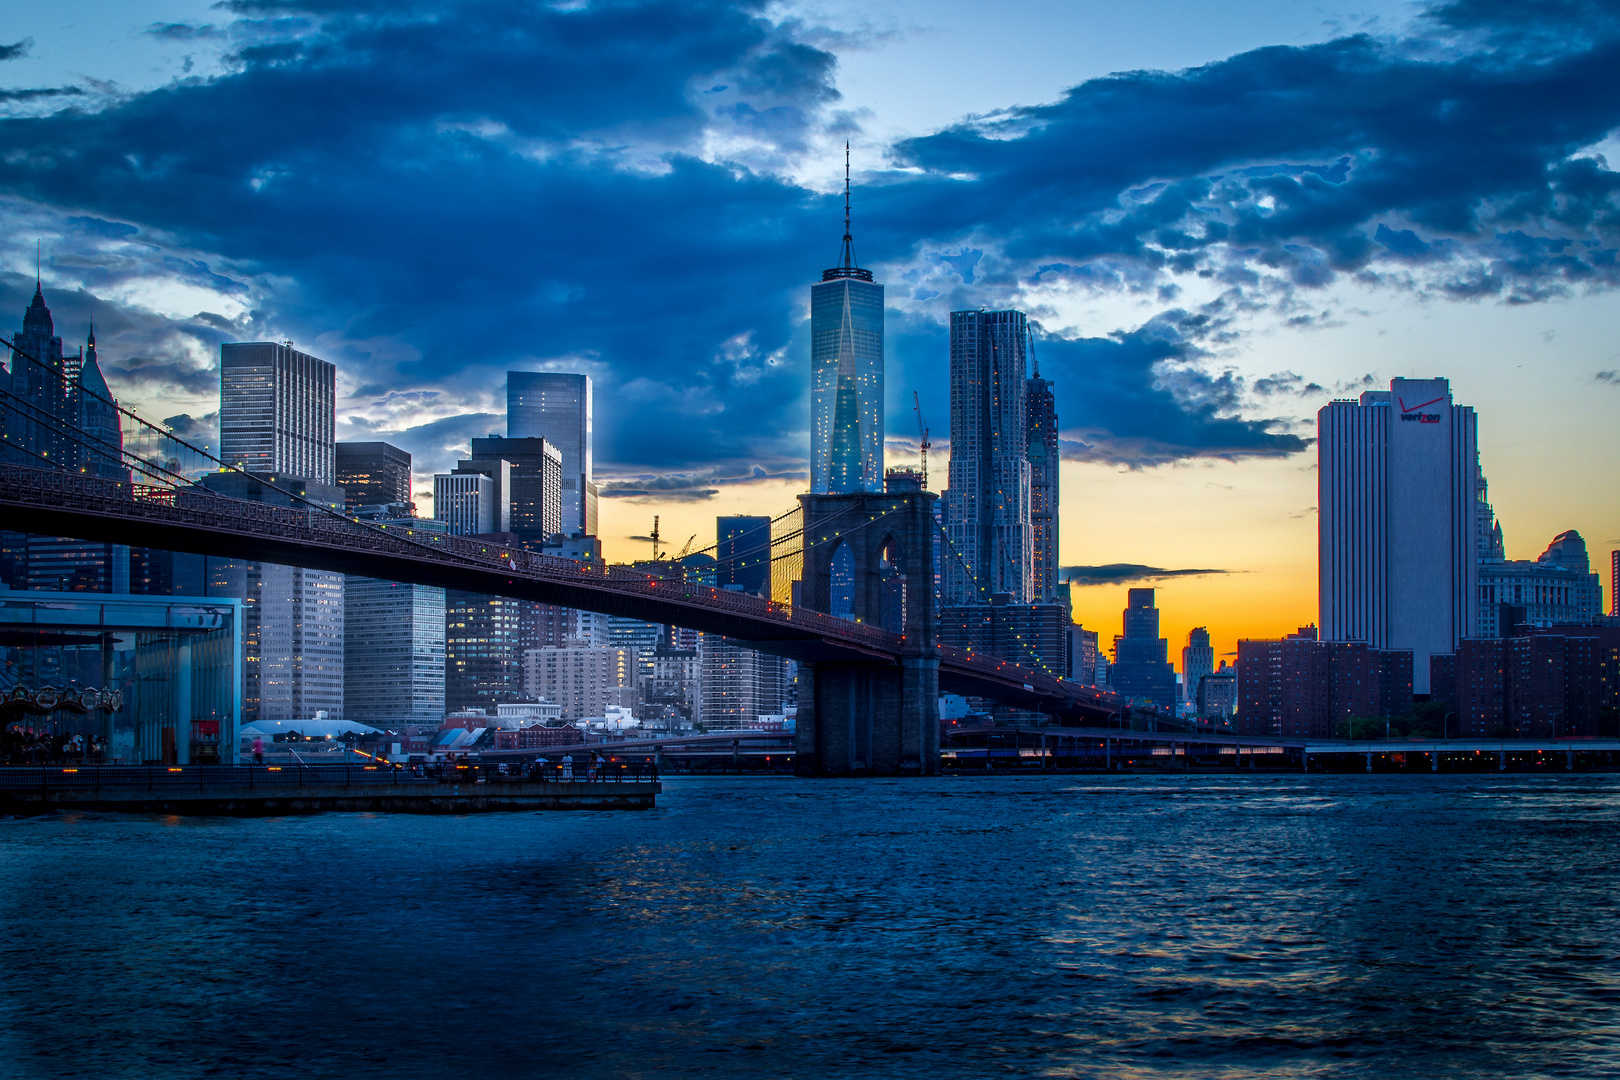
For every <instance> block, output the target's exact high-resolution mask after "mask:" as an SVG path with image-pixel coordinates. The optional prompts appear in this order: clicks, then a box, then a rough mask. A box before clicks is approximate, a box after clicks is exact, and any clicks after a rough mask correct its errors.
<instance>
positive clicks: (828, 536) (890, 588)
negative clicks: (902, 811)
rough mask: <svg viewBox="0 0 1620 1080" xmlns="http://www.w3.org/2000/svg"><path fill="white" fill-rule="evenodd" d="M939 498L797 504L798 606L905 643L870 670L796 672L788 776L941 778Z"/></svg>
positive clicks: (851, 666) (847, 497) (831, 663)
mask: <svg viewBox="0 0 1620 1080" xmlns="http://www.w3.org/2000/svg"><path fill="white" fill-rule="evenodd" d="M936 499H937V496H935V495H934V494H933V493H931V492H927V491H897V492H895V493H893V494H879V493H877V492H853V493H849V494H841V495H801V496H799V503H800V505H801V506H803V508H804V576H803V580H802V582H801V585H800V597H799V602H800V603H801V604H803V605H804V606H805V607H808V608H810V609H812V610H814V611H822V612H826V613H828V614H838V615H845V616H847V617H849V618H850V619H852V620H853V621H855V622H858V623H865V624H867V625H871V626H878V627H882V628H883V629H886V630H890V631H893V632H895V633H899V634H903V635H904V636H905V641H906V643H907V648H906V649H905V650H904V651H903V652H901V653H900V655H898V656H893V657H878V656H874V657H873V659H871V660H870V661H867V660H860V659H839V660H815V659H807V660H802V661H800V664H799V715H798V720H797V721H796V723H795V727H794V734H795V737H794V743H795V749H796V753H795V755H794V770H795V771H796V772H797V773H798V774H799V775H800V776H932V775H934V774H935V773H937V772H938V771H939V655H938V654H937V652H935V644H934V643H935V640H936V631H935V614H934V502H935V500H936ZM835 570H836V574H835ZM835 576H836V579H837V580H836V581H835ZM835 602H836V603H835ZM845 604H847V605H848V607H847V608H845V607H844V605H845ZM835 608H837V609H842V610H835ZM986 761H987V762H988V758H987V759H986Z"/></svg>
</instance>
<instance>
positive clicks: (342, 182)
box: [0, 0, 1620, 649]
mask: <svg viewBox="0 0 1620 1080" xmlns="http://www.w3.org/2000/svg"><path fill="white" fill-rule="evenodd" d="M8 8H9V10H8V17H7V18H6V19H5V20H4V26H5V33H6V35H7V36H6V38H5V39H4V40H0V115H3V116H4V117H5V118H4V119H0V317H4V315H3V313H4V312H5V311H11V312H12V313H13V314H12V315H11V316H10V317H9V318H11V319H12V320H16V321H18V322H19V324H20V317H21V313H22V309H23V307H24V306H25V305H26V303H27V298H28V296H29V295H30V294H31V293H32V290H33V275H34V261H35V244H36V241H37V242H38V243H39V247H40V250H41V252H42V271H41V272H42V275H43V278H44V283H45V289H46V293H47V297H48V300H49V302H50V304H51V306H52V308H53V310H54V311H55V313H56V316H57V320H58V327H59V330H61V331H62V332H63V335H64V337H66V338H68V339H69V341H70V342H73V341H77V340H82V332H83V331H82V327H83V326H84V325H85V323H86V321H87V320H88V319H89V318H90V317H91V316H92V314H93V315H94V317H95V320H96V326H97V339H98V344H99V345H100V347H101V355H102V357H103V363H104V366H105V368H106V369H107V374H108V377H109V381H110V382H111V383H112V385H113V387H114V389H115V391H116V392H117V393H119V394H120V396H122V397H124V398H125V399H127V400H129V401H131V402H133V403H134V404H136V405H137V406H138V407H140V408H141V409H143V410H144V411H146V412H148V413H149V414H151V415H153V416H156V417H158V418H171V417H172V418H177V419H176V420H175V422H176V423H177V424H179V425H181V426H183V427H186V428H187V429H188V430H194V431H197V432H198V433H199V434H200V435H202V436H203V437H206V436H207V433H208V432H209V431H210V430H211V426H212V424H213V423H214V421H215V414H216V412H217V408H218V371H217V364H218V351H219V349H218V347H219V344H220V343H221V342H223V341H230V340H242V339H250V340H251V339H269V338H278V339H279V338H283V337H285V338H291V339H293V340H294V341H295V342H297V343H298V344H299V345H300V347H302V348H305V349H307V350H309V351H312V352H314V353H316V354H317V355H320V356H322V357H324V358H326V359H329V360H332V361H333V362H335V363H337V364H338V366H339V371H340V374H339V385H340V392H341V403H340V423H339V432H340V437H343V438H385V439H388V440H389V441H392V442H395V443H397V444H399V445H401V446H403V447H405V448H407V449H409V450H410V451H411V452H412V453H413V454H414V455H415V460H416V463H417V466H418V469H419V472H420V473H421V474H422V475H424V476H425V475H427V474H430V473H431V472H433V471H434V470H435V469H442V468H444V467H446V466H447V464H448V463H449V462H451V461H453V460H454V458H455V455H456V454H457V452H458V451H459V450H463V449H464V448H466V446H467V445H468V440H469V439H470V438H471V437H472V436H474V435H481V434H484V433H487V432H494V431H501V430H503V424H504V419H503V417H502V415H501V413H502V406H503V402H504V378H505V372H506V371H507V370H509V369H514V368H522V369H530V370H540V369H545V370H565V371H585V372H588V373H590V374H591V375H592V376H593V377H594V378H595V379H596V386H597V390H596V407H597V412H596V438H597V444H596V460H597V463H598V480H599V481H600V482H602V483H603V484H604V485H605V491H606V493H607V494H609V495H611V496H613V497H612V498H608V499H604V508H603V513H602V521H603V530H602V531H603V533H604V540H605V542H606V543H607V545H608V548H609V554H610V556H617V557H621V558H624V557H630V556H632V555H634V554H638V553H639V551H638V545H637V544H635V543H634V542H632V541H630V540H629V539H628V538H629V537H630V536H631V535H634V534H639V533H645V532H646V531H647V530H648V528H649V527H650V525H651V518H652V515H653V514H655V513H656V514H659V515H661V517H662V519H663V531H664V533H665V534H666V535H673V536H674V537H675V539H676V543H677V545H678V544H679V543H681V542H682V541H684V539H685V537H686V535H687V534H689V533H693V534H697V543H698V544H699V545H701V544H704V543H707V542H709V541H710V540H712V538H713V530H714V516H715V515H716V514H717V513H735V512H773V513H774V512H777V511H779V510H781V509H785V508H787V507H788V506H791V505H792V502H793V495H794V493H795V492H797V491H798V490H801V489H802V487H803V485H804V482H805V474H806V470H807V464H806V454H807V449H808V438H807V434H806V430H807V426H808V416H809V406H808V392H807V388H808V344H807V329H808V326H807V320H808V299H809V291H808V286H809V283H810V282H811V281H813V280H815V279H817V278H818V277H819V272H820V270H821V269H822V268H823V267H824V266H826V265H830V264H831V263H832V262H833V261H835V258H836V255H837V252H838V241H839V235H840V233H841V228H840V225H841V222H840V217H841V208H840V201H841V200H840V198H839V191H838V189H839V187H840V184H841V179H842V165H843V146H844V143H845V141H846V140H847V141H848V142H849V143H850V144H851V147H852V156H853V160H854V183H855V235H856V246H857V251H858V254H859V256H860V258H861V260H862V262H863V263H864V264H865V265H868V266H870V267H872V268H873V269H874V270H875V271H876V273H877V275H878V279H879V280H880V281H883V282H885V283H886V284H887V286H888V301H889V311H888V342H889V358H888V399H889V414H888V431H889V438H890V450H889V454H890V463H891V464H897V463H905V462H907V461H908V460H911V459H913V458H914V456H915V453H916V442H917V439H916V420H915V417H914V416H913V414H912V412H911V390H912V389H916V390H918V391H919V392H920V394H921V398H922V403H923V410H924V412H925V414H926V415H927V417H928V419H929V422H930V424H931V426H932V428H933V433H934V437H935V440H936V447H937V448H938V450H940V451H943V450H945V449H946V448H945V446H944V445H943V444H944V443H945V442H946V441H947V436H948V433H947V432H946V431H945V426H946V424H945V421H946V419H947V417H948V408H949V401H948V388H947V386H946V383H945V380H944V377H943V375H944V370H945V363H946V355H945V346H946V335H945V316H946V313H947V312H949V311H950V310H952V309H953V308H962V307H978V306H981V305H983V306H992V307H1000V306H1016V307H1019V308H1022V309H1023V310H1025V311H1027V312H1029V313H1030V314H1031V316H1032V317H1034V318H1035V319H1037V320H1038V321H1039V323H1040V326H1041V334H1040V337H1039V339H1038V343H1037V354H1038V356H1039V359H1040V364H1041V369H1042V372H1043V374H1046V375H1048V376H1050V377H1052V378H1053V379H1054V380H1055V381H1056V383H1057V390H1058V404H1059V415H1060V420H1061V426H1062V429H1063V438H1064V447H1065V459H1066V460H1065V469H1064V474H1063V480H1064V488H1063V496H1062V497H1063V508H1062V509H1063V555H1064V561H1065V563H1066V564H1068V565H1070V566H1073V567H1076V568H1078V569H1077V571H1076V573H1077V574H1078V575H1079V576H1078V581H1080V582H1083V583H1085V587H1083V588H1080V589H1079V590H1078V591H1077V602H1078V604H1077V606H1078V609H1079V612H1078V613H1079V615H1080V617H1081V618H1082V619H1083V621H1085V622H1086V623H1087V624H1088V625H1093V626H1096V627H1097V628H1098V629H1100V630H1101V631H1102V632H1103V634H1104V636H1105V639H1106V638H1107V636H1108V635H1111V634H1112V633H1115V632H1117V629H1118V625H1119V609H1120V608H1121V607H1123V602H1124V586H1125V584H1126V583H1128V582H1131V581H1140V580H1146V579H1152V580H1155V581H1156V583H1157V584H1158V585H1159V586H1160V588H1161V589H1162V592H1161V607H1162V608H1163V609H1164V611H1165V625H1166V630H1167V632H1168V633H1169V634H1170V636H1171V637H1172V639H1173V640H1174V639H1177V638H1180V637H1182V636H1184V634H1185V631H1186V629H1187V627H1189V626H1192V625H1198V624H1208V625H1209V626H1210V627H1211V629H1212V631H1213V632H1214V634H1215V637H1216V640H1217V642H1219V643H1220V645H1221V647H1222V648H1223V649H1230V648H1231V643H1232V641H1233V640H1234V639H1235V638H1236V637H1238V636H1242V635H1250V634H1273V633H1275V632H1277V631H1279V630H1282V629H1288V628H1291V627H1292V626H1294V625H1297V624H1298V623H1301V622H1306V621H1312V620H1314V618H1315V609H1316V600H1315V557H1316V550H1315V537H1316V519H1315V502H1316V494H1315V483H1316V481H1315V471H1314V465H1315V454H1314V449H1313V441H1312V440H1313V437H1314V417H1315V413H1316V410H1317V409H1318V408H1319V407H1320V406H1321V405H1322V404H1323V403H1324V402H1326V401H1327V400H1329V399H1330V398H1332V397H1338V396H1348V395H1352V394H1354V393H1357V392H1359V391H1360V390H1361V389H1363V388H1366V387H1368V386H1373V385H1378V384H1380V383H1385V382H1387V380H1388V379H1389V378H1390V377H1392V376H1395V375H1421V376H1431V375H1434V376H1444V377H1449V378H1450V379H1451V380H1452V385H1453V388H1454V390H1455V393H1456V396H1457V399H1458V400H1459V401H1461V402H1463V403H1466V404H1472V405H1474V406H1476V407H1477V408H1478V409H1479V410H1480V412H1481V424H1480V430H1481V449H1482V461H1483V464H1484V468H1485V470H1486V473H1487V475H1488V476H1489V478H1490V480H1491V485H1492V487H1491V494H1492V497H1493V500H1494V501H1495V503H1496V505H1497V508H1498V512H1499V513H1500V514H1501V516H1502V518H1503V521H1504V527H1505V529H1506V532H1507V540H1508V545H1509V554H1510V556H1513V557H1518V558H1525V557H1533V556H1534V555H1535V554H1538V553H1539V552H1540V551H1541V549H1542V548H1543V547H1544V546H1545V545H1546V543H1547V541H1548V540H1549V539H1550V538H1551V537H1552V535H1553V534H1554V533H1556V532H1558V531H1561V530H1563V529H1567V528H1577V529H1580V530H1581V532H1582V533H1583V535H1585V536H1586V538H1587V540H1588V542H1589V544H1590V545H1591V547H1592V549H1593V552H1594V555H1596V556H1598V557H1599V558H1600V559H1601V560H1602V564H1603V566H1604V567H1606V566H1607V562H1608V551H1609V550H1610V548H1612V547H1614V546H1616V544H1617V543H1620V505H1617V500H1616V498H1615V495H1614V492H1615V491H1617V490H1620V484H1617V483H1616V477H1617V476H1620V434H1617V430H1616V429H1617V425H1616V421H1615V418H1616V416H1620V341H1617V334H1616V331H1617V329H1620V317H1617V316H1620V304H1617V296H1616V288H1615V287H1616V285H1620V267H1617V265H1616V261H1615V258H1616V249H1617V247H1620V196H1617V190H1620V175H1617V173H1616V172H1615V171H1614V170H1613V169H1611V167H1610V163H1611V162H1613V163H1614V165H1615V167H1616V168H1620V141H1617V138H1616V134H1615V132H1616V128H1617V126H1620V3H1606V2H1599V0H1541V2H1538V3H1510V2H1506V0H1461V2H1457V3H1440V4H1414V3H1398V2H1391V0H1370V2H1362V3H1356V4H1354V5H1353V6H1338V5H1337V3H1336V2H1329V3H1296V2H1285V0H1237V2H1230V3H1227V4H1223V5H1212V4H1208V3H1206V2H1202V0H1138V2H1136V3H1133V4H1130V5H1120V4H1116V3H1105V2H1093V0H1070V2H1066V3H1060V2H1045V0H1043V2H1030V3H1025V4H1011V5H1002V6H1001V7H998V8H997V13H996V16H995V17H994V18H986V17H985V15H984V9H983V7H982V5H970V4H968V3H966V2H957V0H948V2H942V0H933V2H929V3H922V2H914V0H894V2H887V3H885V2H881V0H863V2H861V3H854V2H852V0H820V2H818V0H805V2H802V3H768V4H762V3H705V2H701V0H682V2H679V3H676V2H662V0H626V2H605V3H597V2H590V0H577V2H575V0H570V2H563V3H554V4H520V3H515V2H505V3H481V2H475V0H465V2H458V0H386V2H379V0H310V2H304V3H296V2H280V0H265V2H256V0H227V2H223V3H209V2H208V0H119V2H113V0H56V2H54V3H51V4H45V5H27V6H26V7H25V6H24V5H22V4H19V3H11V4H8ZM944 456H945V455H944V454H943V453H938V454H937V457H936V460H935V462H933V463H932V464H933V465H934V471H935V472H936V475H943V467H944V461H943V458H944ZM1193 571H1197V572H1196V573H1194V572H1193Z"/></svg>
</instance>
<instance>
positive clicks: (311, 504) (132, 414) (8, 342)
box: [0, 333, 478, 565]
mask: <svg viewBox="0 0 1620 1080" xmlns="http://www.w3.org/2000/svg"><path fill="white" fill-rule="evenodd" d="M0 345H5V346H6V348H8V349H10V350H11V353H12V355H13V356H17V357H21V358H23V359H25V360H27V361H29V362H30V363H32V364H33V365H34V366H35V367H38V368H40V369H41V370H43V371H46V372H48V373H50V374H51V375H52V376H53V377H54V378H56V379H57V381H59V382H61V383H62V384H63V385H64V386H65V387H66V388H67V390H68V392H69V393H81V394H84V395H86V396H87V397H89V398H91V399H93V400H95V401H99V402H101V403H102V404H104V405H108V406H110V407H111V408H113V409H115V410H116V411H117V412H118V413H119V414H120V415H121V416H124V417H127V418H128V419H129V420H132V421H134V423H135V425H136V429H135V432H136V433H135V435H134V437H135V438H142V437H151V436H155V437H156V438H157V439H159V440H160V441H168V442H173V443H175V444H176V445H178V446H181V447H184V448H185V449H186V450H187V451H188V452H189V453H191V454H194V455H196V456H197V457H198V458H200V459H202V460H203V461H205V462H208V463H209V464H212V465H215V466H217V468H216V469H214V470H211V471H215V472H226V473H236V474H238V475H240V476H246V477H248V478H249V479H250V480H252V481H253V482H254V483H255V484H258V485H259V486H260V487H261V488H265V489H268V490H270V491H274V492H276V493H277V494H280V495H282V496H284V497H286V499H287V500H288V501H289V504H291V505H294V506H302V507H305V508H307V509H309V510H315V511H319V512H320V513H321V514H322V515H324V516H325V517H328V518H331V519H333V520H334V521H340V522H343V523H344V524H345V525H346V526H350V527H358V528H360V529H363V530H369V531H372V532H376V533H379V534H381V535H385V536H387V537H388V538H389V539H390V540H392V541H395V542H397V543H405V544H410V545H413V546H416V547H419V548H422V549H423V550H425V551H431V552H433V553H434V554H436V555H440V556H442V555H446V554H448V555H450V556H451V557H453V558H456V559H460V560H463V561H465V562H469V563H471V564H474V565H477V564H478V560H476V559H475V558H473V557H471V556H470V555H468V554H465V553H463V552H459V551H456V550H454V548H453V547H450V546H448V545H440V544H434V543H429V542H426V541H422V540H418V539H416V538H415V537H414V536H409V535H401V533H400V531H399V530H397V529H396V530H394V531H392V532H390V531H388V530H387V529H385V528H383V527H382V526H380V525H377V524H375V523H373V522H369V521H361V520H359V519H357V518H352V517H350V516H348V515H347V514H346V513H344V512H342V511H340V510H337V509H334V508H332V507H329V506H324V505H322V504H321V503H318V502H315V501H313V500H311V499H307V498H305V497H303V496H302V495H298V494H295V493H294V492H291V491H288V490H286V489H285V488H282V487H279V486H277V485H276V484H275V483H274V482H272V481H269V480H266V479H265V478H264V477H262V476H260V475H259V474H257V473H254V472H252V471H250V470H248V469H243V468H240V467H237V466H234V465H231V464H228V463H227V462H225V461H224V460H223V459H221V458H219V457H217V456H216V455H214V454H213V453H211V452H210V451H209V450H208V449H207V448H206V447H203V446H199V445H197V444H196V443H193V442H191V441H190V440H188V439H186V438H184V437H182V436H180V435H177V434H175V433H174V431H173V429H171V428H168V427H166V426H163V425H160V424H156V423H154V422H152V421H150V420H148V419H146V417H144V416H142V415H141V414H140V413H138V412H136V411H135V410H134V409H133V408H131V407H130V406H128V405H125V404H123V403H122V402H120V401H119V400H118V399H117V398H113V397H106V396H103V395H102V394H100V393H97V392H96V391H95V390H92V389H90V388H89V387H86V386H84V385H83V384H82V383H75V382H74V381H73V380H72V379H71V378H69V376H68V374H67V372H66V371H65V370H58V369H57V368H55V367H53V366H52V365H50V364H47V363H45V362H44V361H43V360H41V359H40V358H39V357H37V356H34V355H33V354H32V353H30V352H28V351H27V350H25V349H20V348H18V347H17V343H16V339H15V338H11V337H7V336H6V335H5V334H3V333H0ZM8 396H11V395H8ZM36 422H37V421H36ZM57 423H58V425H59V426H61V427H63V428H65V429H66V431H67V433H68V437H69V439H70V440H72V441H74V442H76V443H78V444H79V445H80V446H81V447H83V448H85V449H88V450H91V451H92V452H95V448H94V447H91V446H88V445H87V444H86V442H85V440H86V439H91V440H94V441H96V442H100V443H102V444H103V445H105V446H111V444H110V443H106V442H105V441H104V440H101V439H97V438H96V437H95V436H93V435H90V434H89V433H87V432H84V431H82V430H78V429H74V428H71V427H68V426H67V422H66V421H65V420H61V419H58V420H57ZM120 437H122V433H120ZM7 442H10V440H7ZM35 456H36V457H38V456H40V455H37V454H36V455H35ZM44 460H49V459H48V458H46V459H44ZM118 460H119V463H120V466H121V467H127V468H130V469H134V470H138V471H140V472H142V473H143V474H145V475H147V476H151V477H152V478H153V479H158V480H166V481H167V482H168V486H170V487H171V489H177V490H191V491H197V492H202V493H206V494H208V495H210V496H213V497H215V498H228V497H229V496H222V495H220V493H219V492H216V491H214V490H213V489H211V488H209V487H208V486H207V485H205V484H201V483H198V482H197V481H196V480H195V479H193V478H191V477H188V476H185V475H184V473H181V472H177V471H174V470H170V469H168V468H166V467H164V466H161V465H156V464H154V463H153V462H151V461H149V460H146V459H143V458H141V457H140V455H138V454H136V453H133V452H131V451H130V450H129V449H128V448H127V447H121V448H120V449H119V459H118ZM52 465H53V466H54V467H55V468H56V469H57V470H58V471H61V472H64V473H66V472H68V471H69V470H68V469H67V468H66V466H65V465H63V464H62V463H60V462H52ZM154 468H156V469H158V470H159V471H160V472H162V473H164V474H166V475H165V476H163V477H157V476H154V475H153V473H152V472H151V470H152V469H154ZM143 486H151V485H143ZM157 486H160V487H161V486H164V485H163V484H161V483H160V484H159V485H157Z"/></svg>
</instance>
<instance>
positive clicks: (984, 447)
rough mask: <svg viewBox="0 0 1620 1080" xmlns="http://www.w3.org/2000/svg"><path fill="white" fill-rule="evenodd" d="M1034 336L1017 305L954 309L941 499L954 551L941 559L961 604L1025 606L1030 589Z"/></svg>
mask: <svg viewBox="0 0 1620 1080" xmlns="http://www.w3.org/2000/svg"><path fill="white" fill-rule="evenodd" d="M1028 338H1029V326H1028V321H1027V320H1026V319H1025V317H1024V313H1023V312H1021V311H953V312H951V468H950V489H949V490H948V491H946V492H945V497H944V499H943V500H942V501H943V502H944V504H945V534H946V536H947V537H948V538H949V539H950V544H951V548H952V549H953V550H950V551H946V552H945V553H944V554H943V556H942V557H943V559H944V564H945V573H944V575H943V576H944V578H945V585H944V593H945V595H946V596H947V597H948V598H950V599H951V600H952V601H953V602H955V603H963V604H965V603H974V602H977V601H981V600H983V601H988V600H989V599H990V597H991V596H993V595H995V594H999V593H1005V594H1007V596H1008V597H1009V598H1010V602H1012V603H1014V604H1025V603H1028V602H1029V601H1030V597H1031V594H1032V593H1033V592H1034V589H1033V580H1032V570H1033V565H1032V562H1031V554H1032V553H1033V550H1034V539H1033V531H1034V530H1033V526H1032V524H1031V520H1030V463H1029V440H1028V439H1027V438H1026V424H1027V419H1028V418H1027V416H1026V412H1025V404H1024V394H1025V379H1024V357H1025V349H1026V343H1027V341H1028ZM1043 381H1044V380H1043ZM1054 523H1055V519H1054ZM1054 532H1055V530H1054ZM1054 539H1055V536H1054ZM1054 576H1055V575H1054Z"/></svg>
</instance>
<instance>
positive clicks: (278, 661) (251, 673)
mask: <svg viewBox="0 0 1620 1080" xmlns="http://www.w3.org/2000/svg"><path fill="white" fill-rule="evenodd" d="M210 571H211V576H212V578H213V581H212V582H211V583H210V586H209V595H211V596H234V597H237V598H238V599H241V600H242V601H243V605H242V607H243V620H242V621H243V628H244V630H245V633H244V639H245V640H244V642H243V651H244V654H245V655H244V660H245V663H244V664H243V665H242V683H243V688H242V720H243V722H244V723H246V722H248V721H250V720H307V719H309V718H310V717H312V716H314V715H315V713H316V712H317V711H319V710H322V709H324V710H326V712H327V713H329V714H330V715H332V716H334V717H340V716H342V715H343V575H342V574H332V573H328V572H326V571H324V570H306V569H304V568H303V567H298V566H281V565H278V564H276V563H261V562H245V561H243V562H237V561H226V560H220V561H218V562H214V561H212V560H210Z"/></svg>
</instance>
